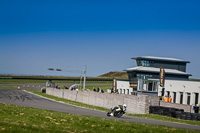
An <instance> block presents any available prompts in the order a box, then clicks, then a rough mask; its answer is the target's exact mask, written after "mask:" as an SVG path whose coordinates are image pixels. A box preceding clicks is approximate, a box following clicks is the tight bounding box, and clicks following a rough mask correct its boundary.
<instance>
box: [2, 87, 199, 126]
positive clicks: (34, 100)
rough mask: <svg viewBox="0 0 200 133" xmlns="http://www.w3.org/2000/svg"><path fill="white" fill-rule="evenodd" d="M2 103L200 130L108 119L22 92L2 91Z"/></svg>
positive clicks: (163, 122) (172, 124) (99, 114)
mask: <svg viewBox="0 0 200 133" xmlns="http://www.w3.org/2000/svg"><path fill="white" fill-rule="evenodd" d="M0 102H1V103H6V104H14V105H19V106H27V107H34V108H39V109H46V110H52V111H58V112H67V113H71V114H77V115H85V116H95V117H100V118H107V119H116V120H122V121H128V122H136V123H145V124H152V125H164V126H168V127H175V128H185V129H194V130H200V126H198V125H189V124H180V123H172V122H166V121H159V120H151V119H143V118H137V117H129V116H122V117H121V118H114V117H107V116H106V112H103V111H97V110H92V109H87V108H82V107H77V106H74V105H70V104H66V103H61V102H57V101H54V100H51V99H47V98H44V97H41V96H37V95H35V94H31V93H28V92H25V91H22V90H6V89H5V90H3V89H0Z"/></svg>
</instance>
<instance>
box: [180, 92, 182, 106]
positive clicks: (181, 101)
mask: <svg viewBox="0 0 200 133" xmlns="http://www.w3.org/2000/svg"><path fill="white" fill-rule="evenodd" d="M180 104H183V92H180Z"/></svg>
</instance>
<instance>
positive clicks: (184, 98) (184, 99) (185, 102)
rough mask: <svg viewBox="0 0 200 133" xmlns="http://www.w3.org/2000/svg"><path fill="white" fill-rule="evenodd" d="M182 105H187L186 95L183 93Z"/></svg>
mask: <svg viewBox="0 0 200 133" xmlns="http://www.w3.org/2000/svg"><path fill="white" fill-rule="evenodd" d="M183 104H187V93H186V92H183Z"/></svg>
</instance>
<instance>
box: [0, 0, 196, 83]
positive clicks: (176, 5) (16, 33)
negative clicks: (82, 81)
mask: <svg viewBox="0 0 200 133" xmlns="http://www.w3.org/2000/svg"><path fill="white" fill-rule="evenodd" d="M199 51H200V1H199V0H190V1H188V0H137V1H136V0H105V1H104V0H28V1H27V0H1V1H0V74H28V75H63V76H76V75H77V76H79V75H80V74H79V73H77V74H74V73H71V72H68V73H67V72H52V71H48V70H47V68H50V67H52V68H62V69H63V70H66V71H71V70H83V69H84V65H87V76H98V75H101V74H104V73H107V72H109V71H123V70H124V69H126V68H129V67H135V66H136V63H135V60H131V59H130V58H132V57H137V56H158V57H170V58H178V59H183V60H188V61H190V62H191V63H189V64H188V65H187V72H188V73H191V74H192V75H193V77H191V78H199V79H200V59H199V58H200V52H199Z"/></svg>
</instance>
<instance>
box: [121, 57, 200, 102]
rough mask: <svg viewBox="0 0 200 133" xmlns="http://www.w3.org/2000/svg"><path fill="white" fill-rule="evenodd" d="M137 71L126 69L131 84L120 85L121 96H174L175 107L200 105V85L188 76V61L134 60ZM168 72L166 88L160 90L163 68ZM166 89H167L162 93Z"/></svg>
mask: <svg viewBox="0 0 200 133" xmlns="http://www.w3.org/2000/svg"><path fill="white" fill-rule="evenodd" d="M131 59H134V60H136V62H137V67H133V68H127V69H125V71H126V72H127V73H128V77H129V81H117V89H118V92H119V93H120V94H130V95H131V94H132V95H141V94H142V95H153V96H162V90H164V95H168V96H169V95H171V97H172V103H179V104H188V105H196V104H200V101H199V99H200V94H199V93H200V82H195V81H190V80H189V76H192V75H191V74H189V73H187V72H186V65H187V63H190V62H189V61H185V60H181V59H175V58H163V57H153V56H142V57H136V58H131ZM161 67H162V68H164V71H165V84H164V87H161V86H160V68H161ZM163 88H164V89H163Z"/></svg>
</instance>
